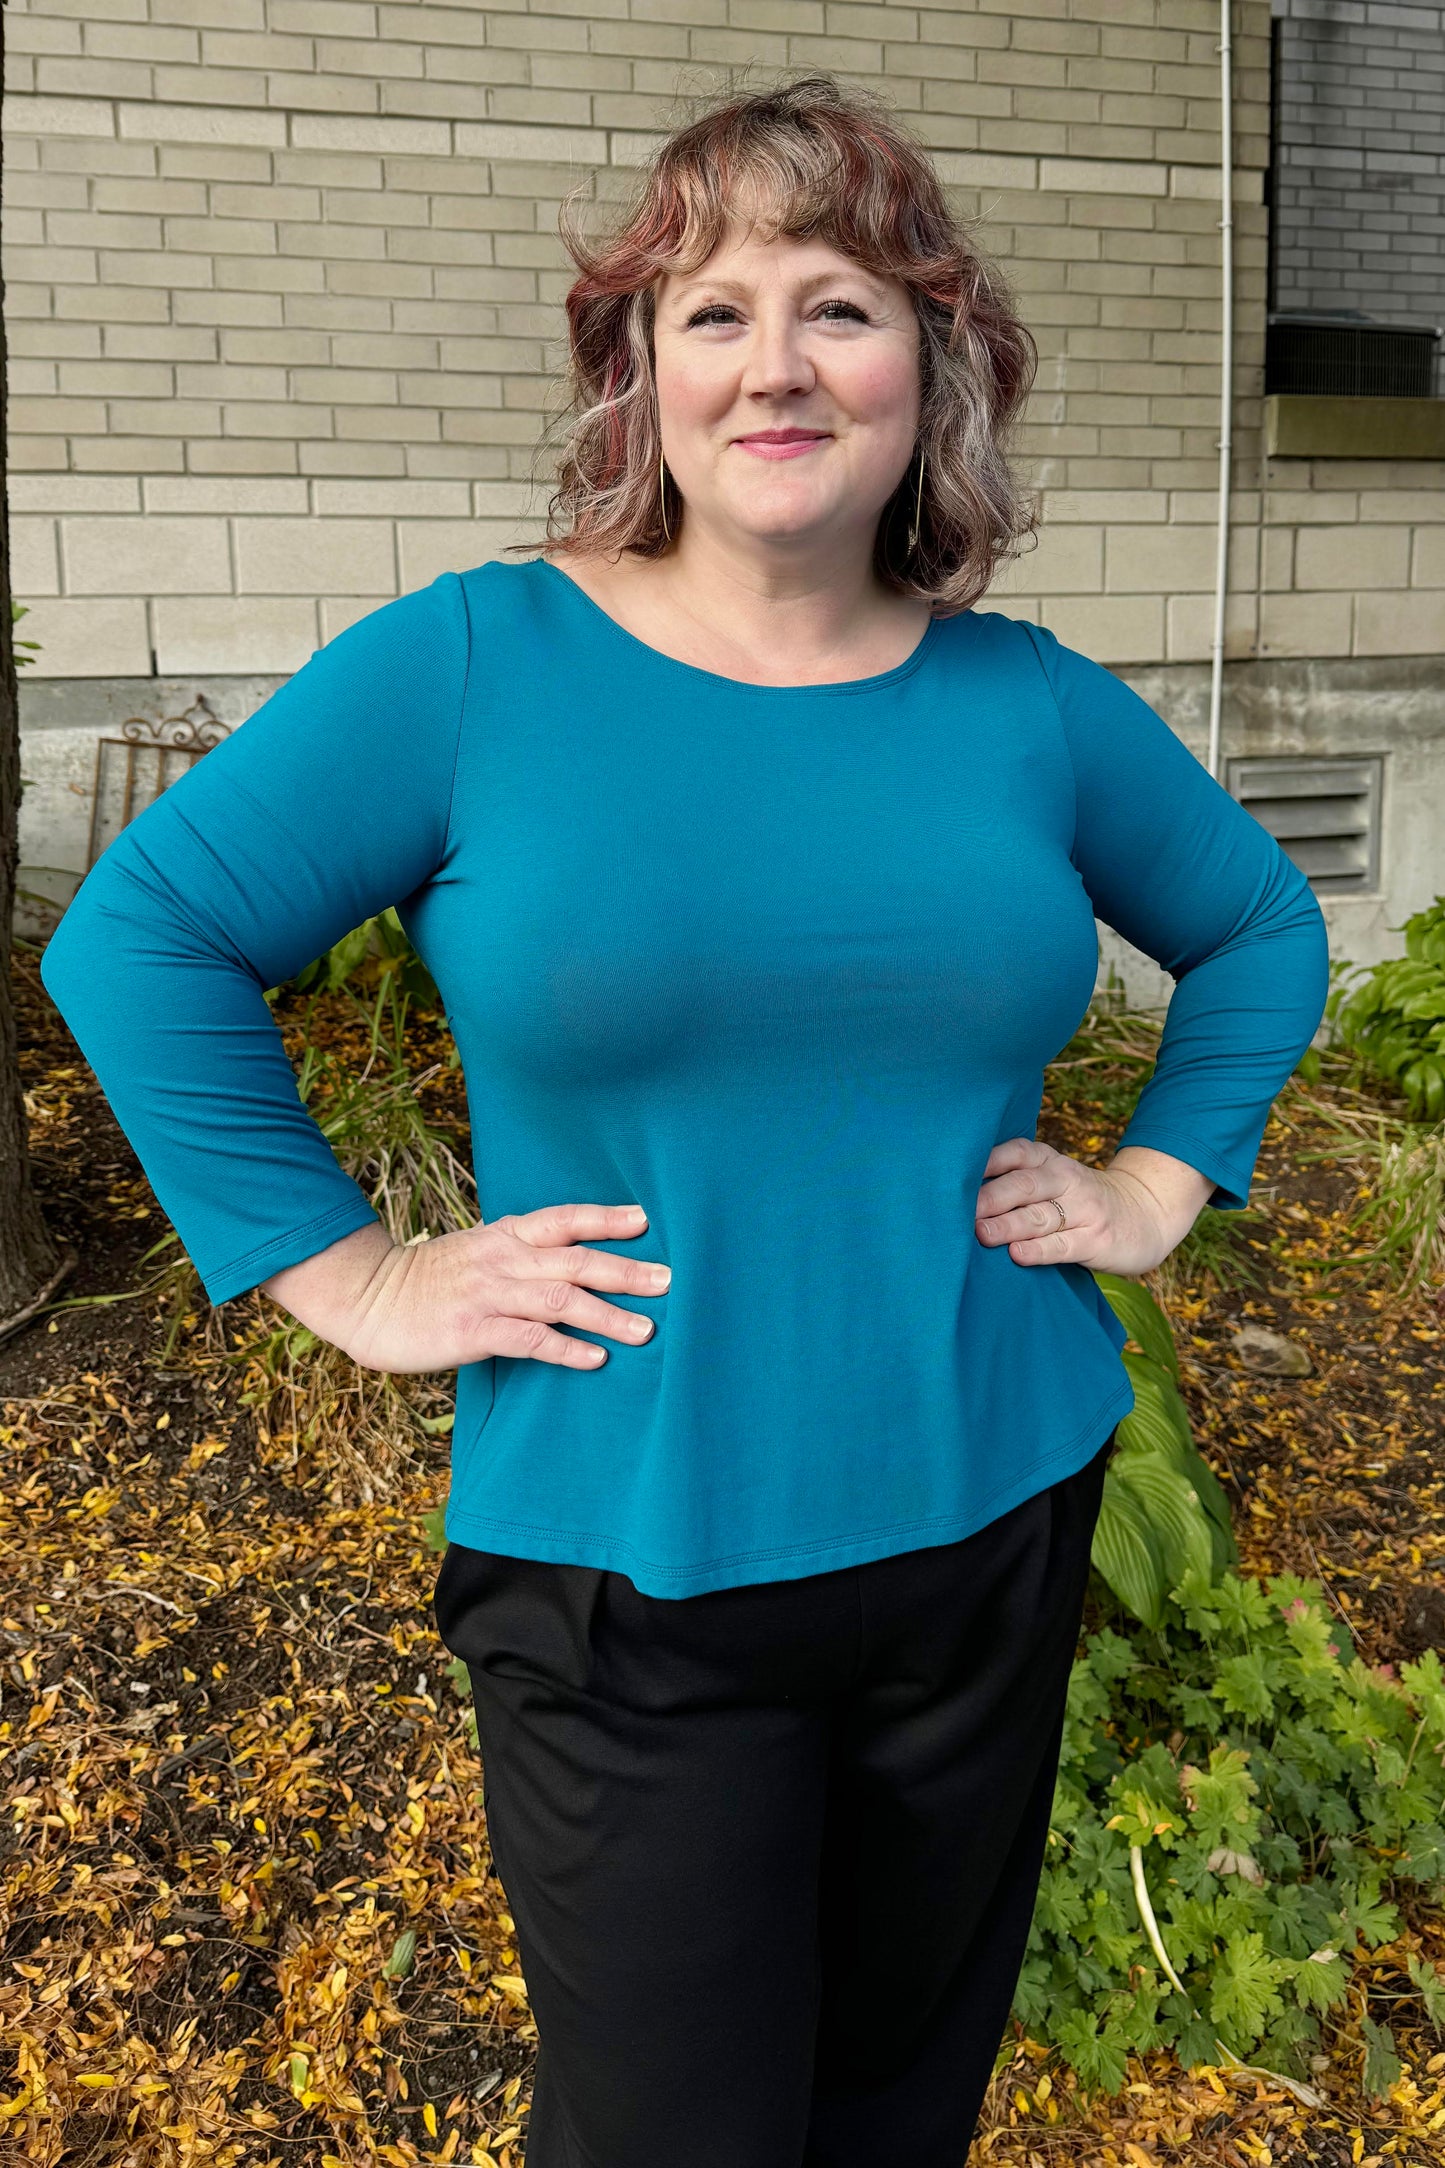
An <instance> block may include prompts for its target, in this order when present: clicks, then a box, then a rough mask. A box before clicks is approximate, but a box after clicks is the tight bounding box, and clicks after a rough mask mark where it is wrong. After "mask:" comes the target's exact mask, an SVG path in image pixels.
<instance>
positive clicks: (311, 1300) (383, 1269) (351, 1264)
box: [259, 1220, 407, 1354]
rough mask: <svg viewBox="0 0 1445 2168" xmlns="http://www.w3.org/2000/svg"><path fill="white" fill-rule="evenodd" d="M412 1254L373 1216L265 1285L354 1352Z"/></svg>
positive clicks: (308, 1324)
mask: <svg viewBox="0 0 1445 2168" xmlns="http://www.w3.org/2000/svg"><path fill="white" fill-rule="evenodd" d="M406 1254H407V1253H406V1249H405V1247H404V1246H403V1245H402V1244H400V1243H397V1242H394V1241H393V1240H392V1238H391V1236H390V1234H388V1232H387V1230H386V1228H385V1227H384V1226H383V1225H382V1223H381V1221H380V1220H372V1221H371V1222H370V1223H369V1224H368V1225H367V1226H365V1227H355V1228H353V1229H352V1231H351V1233H350V1234H348V1235H343V1236H342V1237H341V1240H340V1241H339V1242H332V1243H329V1244H328V1245H327V1247H326V1248H325V1249H324V1250H317V1251H316V1252H315V1254H314V1255H313V1256H311V1257H303V1258H302V1259H301V1260H300V1262H299V1263H298V1264H294V1265H286V1266H285V1267H283V1269H282V1270H281V1271H280V1272H273V1273H272V1274H271V1276H270V1278H269V1279H266V1280H262V1281H261V1282H260V1283H259V1285H260V1287H261V1289H262V1290H263V1292H264V1293H266V1294H268V1295H271V1296H273V1297H274V1298H275V1300H276V1301H277V1302H279V1303H280V1304H281V1306H282V1308H283V1309H286V1310H289V1311H290V1312H291V1315H292V1316H293V1317H294V1318H296V1319H297V1320H298V1321H299V1322H300V1323H301V1324H303V1325H305V1326H306V1327H307V1328H308V1330H310V1331H311V1332H314V1333H316V1334H317V1335H318V1336H319V1337H320V1338H321V1339H323V1340H329V1341H330V1342H331V1343H332V1345H333V1346H334V1347H339V1348H342V1349H343V1350H345V1352H346V1353H348V1354H351V1353H354V1351H355V1349H356V1347H357V1346H358V1344H359V1343H360V1340H361V1337H362V1335H363V1333H364V1329H365V1326H366V1322H367V1320H368V1318H369V1317H370V1316H371V1315H372V1314H373V1312H374V1311H375V1309H376V1307H377V1305H378V1303H380V1302H381V1301H382V1300H383V1299H385V1297H386V1295H387V1294H388V1292H389V1290H390V1289H391V1287H392V1284H393V1282H394V1279H395V1276H396V1273H397V1271H398V1270H399V1269H400V1268H401V1267H402V1266H404V1263H405V1259H406Z"/></svg>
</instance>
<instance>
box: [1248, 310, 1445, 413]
mask: <svg viewBox="0 0 1445 2168" xmlns="http://www.w3.org/2000/svg"><path fill="white" fill-rule="evenodd" d="M1439 350H1440V327H1439V326H1438V325H1437V324H1377V323H1372V322H1371V320H1370V319H1369V317H1367V316H1365V315H1363V314H1362V313H1359V312H1356V311H1354V310H1351V309H1345V310H1342V311H1340V312H1339V313H1338V314H1337V315H1333V316H1331V315H1326V314H1325V313H1324V312H1323V311H1315V310H1309V309H1301V310H1295V311H1286V310H1281V311H1280V312H1278V313H1277V314H1275V315H1272V316H1271V317H1270V319H1269V322H1268V325H1267V327H1266V330H1265V345H1264V388H1265V390H1266V391H1267V392H1311V393H1314V394H1316V395H1318V396H1325V395H1330V394H1333V395H1334V396H1336V397H1344V398H1350V399H1430V398H1433V397H1434V395H1435V380H1436V360H1437V357H1438V354H1439Z"/></svg>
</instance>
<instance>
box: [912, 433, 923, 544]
mask: <svg viewBox="0 0 1445 2168" xmlns="http://www.w3.org/2000/svg"><path fill="white" fill-rule="evenodd" d="M923 460H924V453H923V448H922V446H921V445H920V446H919V451H918V496H917V500H916V502H915V503H914V507H913V519H912V522H911V524H910V526H909V529H908V554H909V556H910V557H911V556H912V554H913V552H914V551H915V550H916V549H917V547H918V530H919V528H920V527H921V526H922V524H923Z"/></svg>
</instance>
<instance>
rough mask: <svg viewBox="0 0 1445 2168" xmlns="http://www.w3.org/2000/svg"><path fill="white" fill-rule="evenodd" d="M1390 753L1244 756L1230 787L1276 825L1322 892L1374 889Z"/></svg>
mask: <svg viewBox="0 0 1445 2168" xmlns="http://www.w3.org/2000/svg"><path fill="white" fill-rule="evenodd" d="M1383 766H1384V756H1383V754H1380V753H1364V754H1360V755H1358V756H1353V755H1352V756H1338V755H1337V756H1334V757H1322V758H1318V759H1305V758H1297V759H1280V760H1269V759H1263V758H1260V759H1242V760H1231V761H1227V762H1226V764H1225V788H1226V789H1227V790H1228V791H1229V792H1230V793H1231V795H1232V796H1233V797H1235V798H1238V799H1239V801H1240V803H1241V805H1244V806H1246V807H1248V809H1249V811H1250V812H1251V813H1252V814H1253V815H1254V817H1255V819H1256V820H1257V821H1258V822H1259V823H1260V824H1261V826H1262V827H1265V828H1267V829H1268V830H1269V832H1270V834H1271V835H1272V836H1273V837H1274V838H1275V839H1276V841H1277V842H1278V843H1280V844H1281V845H1282V847H1283V849H1284V850H1285V851H1286V853H1287V854H1288V855H1289V857H1291V858H1292V859H1293V860H1294V862H1295V864H1296V865H1297V866H1298V867H1299V868H1300V870H1301V872H1303V873H1305V874H1307V875H1308V877H1309V882H1310V886H1311V887H1312V888H1313V889H1314V890H1315V891H1316V892H1317V893H1318V894H1320V895H1326V896H1335V895H1348V894H1349V893H1350V892H1351V891H1352V890H1355V889H1362V890H1367V891H1368V890H1372V889H1375V888H1378V886H1379V876H1380V790H1381V780H1382V771H1383Z"/></svg>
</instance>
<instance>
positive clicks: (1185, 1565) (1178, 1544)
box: [1110, 1451, 1214, 1588]
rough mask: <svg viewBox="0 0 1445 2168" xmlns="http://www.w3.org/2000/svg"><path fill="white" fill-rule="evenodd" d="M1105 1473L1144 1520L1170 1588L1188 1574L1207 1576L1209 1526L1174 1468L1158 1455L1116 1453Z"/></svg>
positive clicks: (1211, 1553) (1211, 1551)
mask: <svg viewBox="0 0 1445 2168" xmlns="http://www.w3.org/2000/svg"><path fill="white" fill-rule="evenodd" d="M1110 1472H1111V1473H1112V1474H1113V1476H1114V1477H1115V1479H1116V1480H1117V1481H1118V1482H1119V1483H1120V1484H1122V1485H1123V1487H1124V1488H1125V1489H1126V1490H1129V1491H1132V1492H1133V1494H1134V1496H1135V1497H1136V1498H1137V1499H1138V1501H1139V1503H1140V1505H1141V1506H1142V1507H1143V1509H1144V1512H1145V1514H1146V1515H1147V1516H1148V1520H1149V1525H1150V1527H1151V1528H1152V1529H1153V1531H1154V1539H1155V1541H1156V1543H1157V1544H1158V1546H1159V1551H1160V1555H1161V1556H1162V1558H1163V1561H1164V1571H1165V1574H1166V1575H1167V1577H1168V1585H1169V1587H1170V1588H1177V1587H1178V1585H1179V1583H1180V1582H1181V1581H1182V1580H1183V1579H1184V1576H1185V1574H1186V1573H1189V1572H1191V1571H1192V1572H1195V1573H1202V1574H1204V1575H1206V1576H1208V1575H1209V1573H1210V1572H1211V1570H1212V1567H1213V1563H1214V1546H1213V1543H1212V1541H1211V1539H1210V1533H1209V1522H1208V1520H1207V1519H1206V1518H1205V1513H1204V1508H1203V1506H1202V1505H1201V1504H1200V1502H1199V1494H1198V1492H1197V1491H1196V1490H1195V1489H1194V1486H1193V1485H1192V1484H1191V1483H1190V1482H1189V1481H1188V1480H1187V1479H1186V1478H1185V1477H1184V1476H1183V1475H1182V1474H1181V1473H1180V1471H1179V1469H1178V1467H1177V1465H1175V1464H1174V1463H1173V1462H1171V1461H1169V1460H1166V1459H1165V1458H1164V1456H1163V1455H1162V1454H1160V1453H1154V1452H1133V1451H1130V1452H1121V1453H1118V1454H1116V1455H1115V1457H1114V1460H1113V1462H1112V1463H1111V1471H1110Z"/></svg>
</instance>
